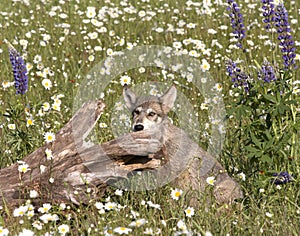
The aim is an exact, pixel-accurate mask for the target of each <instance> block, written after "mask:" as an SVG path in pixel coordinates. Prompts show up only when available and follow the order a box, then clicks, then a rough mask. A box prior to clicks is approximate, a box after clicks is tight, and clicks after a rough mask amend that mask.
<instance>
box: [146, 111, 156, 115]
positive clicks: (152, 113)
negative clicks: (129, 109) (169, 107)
mask: <svg viewBox="0 0 300 236" xmlns="http://www.w3.org/2000/svg"><path fill="white" fill-rule="evenodd" d="M155 115H156V113H155V112H153V111H151V112H149V114H148V116H155Z"/></svg>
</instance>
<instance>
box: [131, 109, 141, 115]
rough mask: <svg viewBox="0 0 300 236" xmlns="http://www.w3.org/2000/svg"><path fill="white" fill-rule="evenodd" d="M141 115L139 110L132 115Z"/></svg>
mask: <svg viewBox="0 0 300 236" xmlns="http://www.w3.org/2000/svg"><path fill="white" fill-rule="evenodd" d="M139 114H140V111H139V110H134V111H133V112H132V115H139Z"/></svg>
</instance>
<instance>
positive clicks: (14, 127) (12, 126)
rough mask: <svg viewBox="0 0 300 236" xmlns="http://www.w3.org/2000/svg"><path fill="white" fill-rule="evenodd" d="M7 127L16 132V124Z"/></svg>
mask: <svg viewBox="0 0 300 236" xmlns="http://www.w3.org/2000/svg"><path fill="white" fill-rule="evenodd" d="M7 127H8V128H9V129H11V130H15V129H16V125H15V124H8V125H7Z"/></svg>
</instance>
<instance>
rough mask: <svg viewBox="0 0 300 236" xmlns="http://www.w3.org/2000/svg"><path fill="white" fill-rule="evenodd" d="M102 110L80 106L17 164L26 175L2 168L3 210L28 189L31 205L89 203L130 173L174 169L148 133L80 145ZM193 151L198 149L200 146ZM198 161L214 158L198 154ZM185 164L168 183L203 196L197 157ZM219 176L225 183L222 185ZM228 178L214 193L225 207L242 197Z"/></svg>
mask: <svg viewBox="0 0 300 236" xmlns="http://www.w3.org/2000/svg"><path fill="white" fill-rule="evenodd" d="M104 107H105V105H104V103H103V102H101V101H91V102H87V103H85V104H83V106H82V107H81V108H80V109H79V110H78V111H77V112H76V113H75V115H74V116H73V117H72V119H71V120H70V121H69V122H68V123H67V124H66V125H65V126H64V127H63V128H62V129H61V130H60V131H59V132H58V133H57V134H56V139H55V141H54V142H52V143H48V144H45V145H44V146H42V147H40V148H39V149H37V150H36V151H34V152H33V153H31V154H30V155H28V156H27V157H25V158H24V159H23V160H22V161H24V162H25V163H27V164H28V165H29V168H30V170H29V171H27V172H26V173H20V172H19V171H18V165H19V164H18V163H16V164H14V165H12V166H9V167H7V168H4V169H1V170H0V194H1V196H2V198H3V205H4V204H5V205H6V206H8V207H14V206H16V205H20V204H22V203H23V202H24V201H26V200H28V199H30V197H29V194H30V190H35V191H37V193H38V197H37V198H34V199H32V202H33V204H36V205H40V204H41V203H45V202H52V203H61V202H64V203H71V202H72V203H75V204H80V203H88V201H89V200H90V199H91V198H93V197H99V196H101V195H102V194H103V193H104V192H105V190H106V188H107V186H108V185H109V184H112V183H114V182H117V181H118V180H120V179H126V178H128V176H129V175H130V174H131V173H133V172H134V171H141V172H142V171H144V170H148V171H149V170H153V173H154V174H155V171H156V170H157V169H159V168H162V165H164V164H165V163H166V161H170V163H171V164H172V165H176V162H177V160H174V161H173V162H172V160H168V158H166V156H168V149H169V146H172V143H166V144H162V143H161V138H162V137H160V135H156V134H155V132H152V131H139V132H133V133H129V134H127V135H124V136H121V137H118V138H116V139H114V140H111V141H109V142H106V143H103V144H99V145H95V144H91V143H87V142H85V141H84V139H85V138H86V137H87V135H88V134H89V133H90V131H91V130H92V129H93V128H94V126H95V124H96V123H97V121H98V119H99V117H100V115H101V114H102V112H103V110H104ZM174 129H178V128H177V127H174ZM194 146H195V145H194ZM195 148H196V149H197V150H198V149H199V150H200V148H199V147H196V146H195ZM46 149H50V150H51V151H52V155H53V158H52V159H51V160H49V158H48V159H47V157H46V154H45V151H46ZM199 150H198V151H199ZM171 158H172V157H171ZM200 158H202V159H203V160H205V159H207V158H208V159H210V160H211V159H213V157H211V156H210V155H209V154H208V153H206V152H204V151H203V150H201V157H200ZM186 165H187V168H186V170H185V171H184V173H182V175H181V176H180V175H179V177H178V178H177V179H175V180H174V181H173V184H174V185H175V186H178V187H181V188H185V189H191V188H192V189H193V190H199V191H203V188H204V185H205V179H204V176H201V177H200V178H197V177H198V176H199V170H200V169H201V160H200V159H199V158H196V159H193V160H191V162H190V163H186ZM215 166H216V168H214V169H215V170H216V171H218V173H219V171H220V170H221V172H222V171H223V169H222V167H221V166H220V165H219V164H218V162H216V165H215ZM175 169H176V168H175ZM178 174H179V173H178ZM222 175H223V177H222ZM224 176H225V179H226V181H227V182H226V181H225V182H224V181H223V180H224ZM227 176H228V175H227V173H225V174H224V173H221V174H220V178H219V179H220V183H222V184H223V185H224V184H225V186H222V184H220V186H221V187H223V190H224V189H225V190H226V191H224V192H222V194H219V193H217V194H216V198H217V200H219V201H220V202H229V201H232V200H233V199H236V198H239V197H241V196H242V193H241V191H240V187H239V185H238V184H237V183H236V182H235V181H233V180H232V179H231V178H230V177H227ZM50 180H52V181H50ZM228 181H229V182H228ZM187 183H190V184H188V185H187ZM87 189H89V191H88V192H87ZM220 189H222V188H219V190H220ZM223 190H222V191H223ZM216 191H217V190H216Z"/></svg>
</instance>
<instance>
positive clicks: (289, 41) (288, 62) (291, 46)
mask: <svg viewBox="0 0 300 236" xmlns="http://www.w3.org/2000/svg"><path fill="white" fill-rule="evenodd" d="M275 26H276V28H277V33H278V40H279V41H280V43H279V46H280V47H281V52H282V53H283V56H282V59H283V61H284V65H285V68H288V67H290V66H292V65H294V64H295V60H294V59H295V57H296V53H295V51H296V48H295V42H294V40H293V38H292V35H291V27H290V23H289V18H288V12H287V10H286V8H285V7H284V5H283V4H279V5H278V6H277V7H276V10H275Z"/></svg>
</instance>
